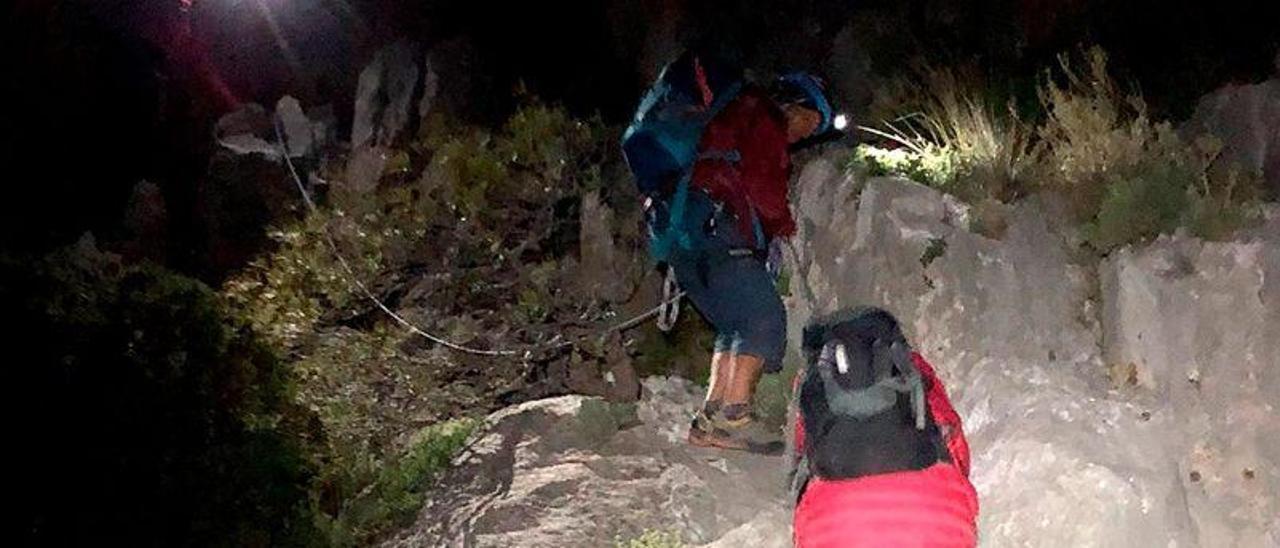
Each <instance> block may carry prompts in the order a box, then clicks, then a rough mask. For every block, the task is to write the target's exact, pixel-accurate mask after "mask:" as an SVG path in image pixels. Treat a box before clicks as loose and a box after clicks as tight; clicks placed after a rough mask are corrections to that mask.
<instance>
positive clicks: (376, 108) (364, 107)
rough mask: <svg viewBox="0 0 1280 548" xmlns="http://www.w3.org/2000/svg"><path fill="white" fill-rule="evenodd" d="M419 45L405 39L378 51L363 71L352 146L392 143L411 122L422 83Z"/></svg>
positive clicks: (357, 96) (386, 144)
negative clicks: (412, 111) (418, 87)
mask: <svg viewBox="0 0 1280 548" xmlns="http://www.w3.org/2000/svg"><path fill="white" fill-rule="evenodd" d="M419 56H420V54H419V52H418V47H417V44H415V43H413V42H410V41H407V40H401V41H398V42H396V43H394V44H391V45H389V46H387V47H385V48H383V49H381V50H379V51H378V53H377V54H375V55H374V57H373V60H372V61H370V62H369V64H368V65H366V66H365V67H364V70H361V71H360V80H359V82H358V84H357V88H356V104H355V118H354V119H353V121H352V126H351V148H352V149H359V148H362V147H366V146H378V147H386V146H390V145H392V144H393V143H394V142H395V140H396V138H398V137H399V136H400V132H401V131H403V130H404V129H405V126H406V125H408V123H409V115H410V113H411V109H410V107H411V106H413V99H414V92H415V91H416V88H417V86H418V74H419V70H418V57H419Z"/></svg>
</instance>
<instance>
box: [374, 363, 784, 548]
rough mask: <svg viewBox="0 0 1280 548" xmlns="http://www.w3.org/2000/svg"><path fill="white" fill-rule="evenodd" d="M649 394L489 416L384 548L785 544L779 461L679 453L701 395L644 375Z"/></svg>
mask: <svg viewBox="0 0 1280 548" xmlns="http://www.w3.org/2000/svg"><path fill="white" fill-rule="evenodd" d="M645 392H646V396H645V398H644V400H643V401H641V402H640V403H639V404H638V405H636V404H632V405H616V404H608V403H606V402H604V401H603V400H599V399H595V398H589V397H584V396H566V397H560V398H554V399H549V400H540V401H535V402H530V403H526V404H523V405H519V406H516V407H513V408H510V409H507V410H504V411H500V412H498V413H495V414H494V415H491V416H490V417H489V418H488V419H487V421H486V424H487V428H486V429H485V431H484V432H482V433H481V434H479V435H478V436H479V437H478V438H476V439H473V440H472V442H473V443H472V445H471V446H470V448H469V449H468V450H467V451H466V452H464V453H463V454H462V455H460V456H459V457H458V458H457V459H456V460H455V463H454V464H455V466H454V467H453V469H452V470H451V471H450V472H449V474H448V475H447V477H446V478H444V480H443V481H442V485H441V487H440V488H438V489H437V490H436V492H435V495H434V496H433V497H432V498H431V499H430V500H429V501H428V503H427V505H426V507H425V508H424V509H423V511H422V513H421V515H420V517H419V519H418V522H417V523H416V524H414V525H413V526H412V527H410V528H409V529H407V530H406V531H405V532H403V533H402V534H401V535H400V536H399V537H397V538H395V539H392V540H391V541H389V542H387V543H386V545H387V546H406V547H408V546H415V547H416V546H476V547H484V546H494V547H507V546H528V547H554V548H562V547H566V546H609V545H611V544H612V543H613V542H614V540H615V539H616V538H620V539H628V538H634V537H637V536H639V535H640V534H641V533H642V532H643V531H645V530H659V531H676V532H679V533H680V534H681V535H682V536H683V537H684V540H686V541H689V542H694V543H705V542H709V541H713V540H716V539H719V538H722V537H725V538H729V539H732V538H750V539H751V542H750V545H752V546H779V547H781V546H788V545H789V543H790V530H789V528H788V527H786V523H787V521H784V522H783V526H782V527H770V526H768V524H771V523H773V522H772V521H770V519H771V518H772V519H776V518H777V517H779V516H782V517H784V518H785V511H784V510H783V508H782V500H783V498H782V497H783V489H782V486H781V482H780V481H775V480H777V479H779V478H780V477H781V476H780V470H779V467H780V466H781V461H780V460H779V459H776V458H767V457H759V456H752V455H742V454H738V455H725V454H723V453H720V452H716V451H709V450H701V449H695V448H691V447H689V446H687V445H685V444H684V443H683V442H682V439H683V437H684V428H686V427H687V422H688V418H689V416H691V413H692V412H693V410H694V409H695V408H696V406H697V405H698V403H699V402H700V399H699V393H698V389H697V386H695V385H692V384H690V383H688V382H687V381H684V380H681V379H665V378H650V379H647V380H646V381H645ZM788 521H789V520H788ZM726 535H730V536H728V537H726ZM733 535H736V536H733ZM743 535H747V536H746V537H743ZM760 535H764V536H760ZM735 546H741V544H735Z"/></svg>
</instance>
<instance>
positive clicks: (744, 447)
mask: <svg viewBox="0 0 1280 548" xmlns="http://www.w3.org/2000/svg"><path fill="white" fill-rule="evenodd" d="M688 442H689V445H692V446H694V447H705V448H711V449H728V450H731V451H744V452H747V453H756V454H760V455H780V454H782V451H783V449H784V445H783V443H782V442H770V443H766V444H753V443H750V442H744V441H739V440H733V439H729V438H725V437H723V436H717V435H715V434H712V433H708V432H703V431H700V430H694V429H692V428H691V429H689V437H688Z"/></svg>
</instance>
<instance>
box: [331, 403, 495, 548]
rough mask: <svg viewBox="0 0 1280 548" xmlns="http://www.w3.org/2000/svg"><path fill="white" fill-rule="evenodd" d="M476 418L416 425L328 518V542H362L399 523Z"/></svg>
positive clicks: (403, 522) (407, 520)
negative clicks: (404, 443) (403, 447)
mask: <svg viewBox="0 0 1280 548" xmlns="http://www.w3.org/2000/svg"><path fill="white" fill-rule="evenodd" d="M476 424H477V423H476V421H474V420H469V419H459V420H452V421H448V422H444V423H441V424H437V425H433V426H429V427H427V428H424V429H422V430H421V431H419V432H418V433H417V434H416V435H415V436H414V439H413V441H412V443H411V444H410V446H409V449H408V451H406V452H405V453H404V454H403V455H401V456H400V457H399V458H398V459H396V460H395V461H394V462H393V463H391V464H388V465H386V466H383V467H382V468H380V469H379V470H378V472H377V474H376V478H375V479H374V480H373V481H372V483H370V484H369V486H368V487H366V488H364V489H363V490H362V491H360V492H359V493H358V494H356V495H354V496H353V497H351V498H350V499H348V500H347V501H345V502H344V503H343V505H342V508H341V509H340V510H339V513H338V515H337V517H336V518H335V519H334V520H333V521H332V522H330V524H329V525H330V535H331V536H330V541H331V543H332V545H334V546H367V545H369V544H371V543H372V542H373V541H375V540H377V539H378V538H379V537H381V536H383V535H385V534H387V533H389V532H391V531H394V530H395V529H396V528H398V527H404V526H405V525H408V524H409V523H410V522H412V520H413V517H414V516H416V515H417V513H418V511H419V510H421V509H422V504H423V502H425V500H426V495H427V489H428V488H429V487H430V486H431V483H432V482H433V481H434V480H435V479H436V477H437V476H438V475H439V474H440V472H442V471H443V470H444V469H445V467H447V466H448V465H449V461H450V460H452V459H453V457H454V455H455V454H457V452H458V450H459V449H461V448H462V446H463V444H464V443H465V442H466V441H467V438H468V436H470V435H471V433H472V432H473V431H474V430H475V427H476Z"/></svg>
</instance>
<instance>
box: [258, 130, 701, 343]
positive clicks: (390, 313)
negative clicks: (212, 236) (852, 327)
mask: <svg viewBox="0 0 1280 548" xmlns="http://www.w3.org/2000/svg"><path fill="white" fill-rule="evenodd" d="M280 126H281V121H280V116H279V115H275V116H272V127H273V129H274V130H275V134H276V145H277V146H278V147H279V149H280V152H281V154H280V155H281V157H283V158H284V163H285V166H287V167H288V168H289V175H290V177H291V178H292V179H293V183H294V186H296V187H297V189H298V193H299V194H301V195H302V201H303V203H305V204H306V205H307V209H308V210H309V211H310V212H311V213H313V214H316V213H319V212H320V209H319V208H318V207H316V203H315V201H314V200H312V199H311V194H310V193H309V192H307V188H306V185H304V184H303V183H302V177H300V176H299V175H298V170H297V168H295V167H294V165H293V159H292V158H291V157H290V156H289V147H288V145H287V144H286V142H285V139H284V134H283V132H282V131H281V128H280ZM322 232H323V234H324V240H325V243H326V244H328V246H329V251H330V252H331V253H333V256H334V258H336V259H337V260H338V264H339V265H341V266H342V270H343V277H345V278H346V279H347V281H348V282H349V283H350V284H352V285H354V286H356V287H357V288H359V290H360V293H361V294H363V295H364V297H365V298H366V299H368V300H369V302H371V303H373V304H374V306H376V307H378V309H379V310H381V311H382V312H383V313H384V314H386V315H387V317H389V318H391V319H392V320H393V321H395V322H396V323H397V324H400V326H401V327H403V328H405V329H407V330H408V331H409V332H410V333H413V334H414V335H418V336H419V337H422V338H424V339H427V340H428V341H431V342H433V343H435V344H438V345H440V346H443V347H445V348H448V349H450V350H453V351H455V352H461V353H464V354H473V355H477V356H518V355H523V356H524V357H525V358H529V357H531V356H532V355H533V353H534V352H535V351H543V350H560V349H562V348H566V347H569V346H573V345H575V344H578V343H579V342H582V341H585V340H587V338H589V335H584V336H581V337H578V338H576V339H571V340H568V341H562V342H560V343H558V344H545V345H540V346H532V347H529V348H526V349H524V350H517V349H510V348H508V349H497V350H488V349H484V348H474V347H470V346H465V345H462V344H458V343H455V342H453V341H450V340H448V339H445V338H444V337H440V336H438V335H433V334H431V333H429V332H427V331H426V330H425V329H422V328H420V327H418V326H416V325H414V324H413V323H412V322H410V321H409V320H406V319H405V318H404V317H403V316H401V315H400V314H397V313H396V312H395V311H394V310H391V308H390V307H388V306H387V305H386V304H385V303H383V302H382V300H381V299H379V298H378V296H377V295H374V294H373V291H370V290H369V287H368V286H366V285H365V284H364V282H361V281H360V278H359V277H358V276H356V272H355V269H353V268H351V264H350V263H348V262H347V258H346V257H345V256H344V255H343V254H342V251H341V250H340V249H339V248H338V243H337V242H336V241H334V239H333V235H332V234H330V233H329V226H328V225H327V224H326V225H325V226H324V230H323V231H322ZM684 295H685V292H684V291H678V292H676V293H675V294H674V295H673V296H671V297H670V298H669V299H667V300H664V301H663V302H661V303H659V304H658V306H655V307H653V308H652V309H650V310H649V311H647V312H645V313H643V314H640V315H639V316H636V317H634V318H631V319H629V320H626V321H624V322H621V323H618V324H615V325H613V326H611V327H608V328H606V329H603V330H601V331H599V332H598V333H597V335H599V336H604V335H607V334H610V333H614V332H621V331H626V330H628V329H631V328H633V327H635V326H637V325H640V324H641V323H642V322H644V321H645V320H647V319H649V318H652V317H653V316H655V315H657V314H659V313H660V312H661V311H662V310H663V308H665V307H667V306H669V305H672V304H674V303H678V302H680V299H681V298H683V297H684Z"/></svg>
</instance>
